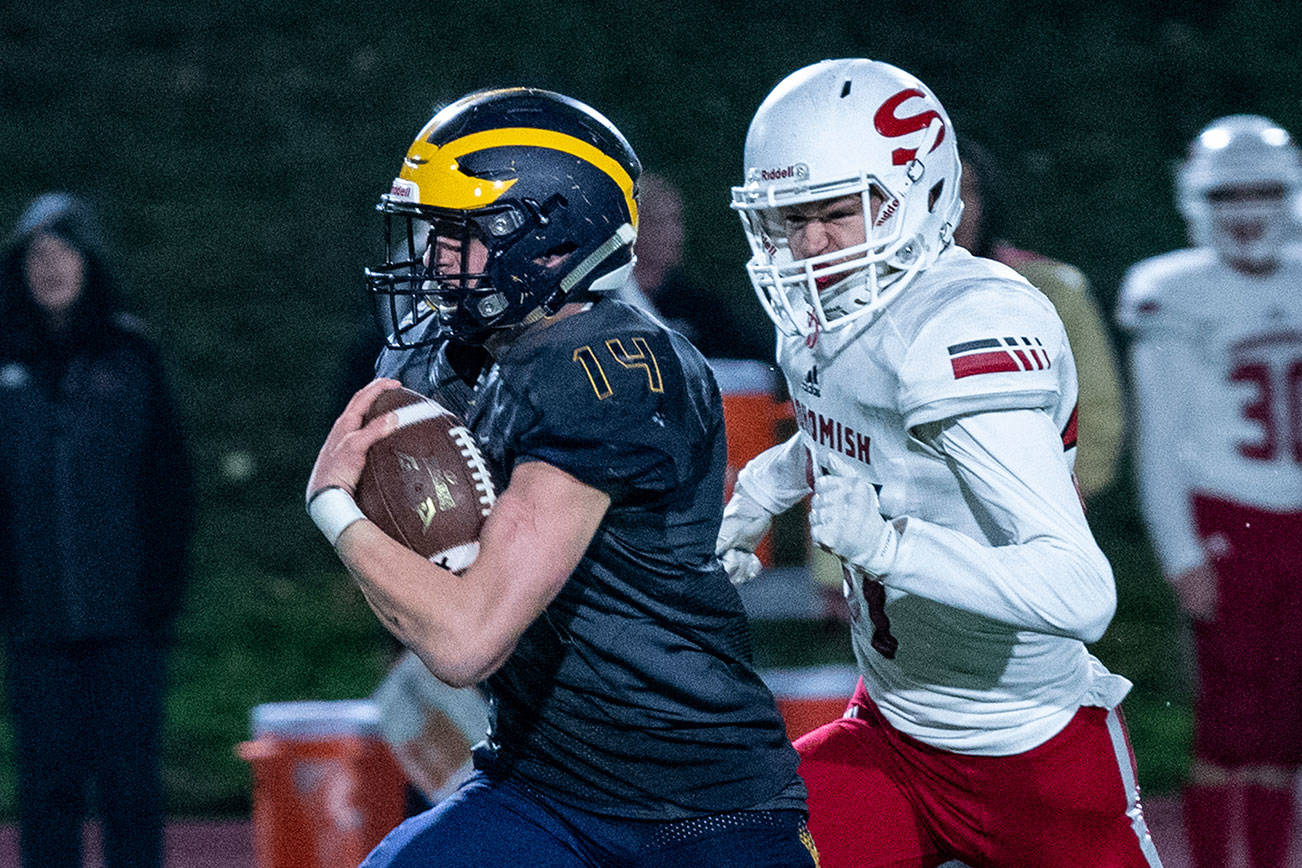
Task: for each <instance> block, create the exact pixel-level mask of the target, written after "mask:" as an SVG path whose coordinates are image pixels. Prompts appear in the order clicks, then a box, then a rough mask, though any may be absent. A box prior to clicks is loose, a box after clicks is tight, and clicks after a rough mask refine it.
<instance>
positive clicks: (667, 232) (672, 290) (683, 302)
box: [619, 172, 773, 363]
mask: <svg viewBox="0 0 1302 868" xmlns="http://www.w3.org/2000/svg"><path fill="white" fill-rule="evenodd" d="M638 191H639V195H638V227H637V244H636V246H635V248H634V250H635V252H636V253H637V263H636V264H635V265H634V266H633V278H632V280H630V281H629V282H628V283H627V284H625V285H624V288H623V289H622V290H621V291H620V293H619V299H620V300H621V301H625V302H628V303H629V304H632V305H636V306H638V307H640V308H642V309H644V310H648V311H651V312H652V313H654V314H655V315H656V316H657V317H658V318H659V319H660V320H661V321H662V322H663V323H664V324H665V325H667V326H669V327H670V328H672V329H674V330H675V331H678V332H681V333H682V334H683V335H684V336H685V337H686V338H687V339H688V340H690V341H691V342H692V343H693V344H695V345H696V348H697V349H698V350H700V351H701V354H702V355H703V356H705V357H706V358H707V359H757V360H759V361H761V362H768V363H771V362H772V361H773V335H772V334H771V333H769V332H767V331H759V332H757V331H756V330H755V329H752V328H747V327H745V326H743V325H742V324H741V323H740V322H739V321H738V318H737V316H736V314H735V313H734V312H733V310H732V307H731V306H730V303H729V302H728V301H726V300H725V299H724V297H723V295H722V294H721V293H716V292H710V291H709V290H707V289H705V288H704V287H703V286H701V285H700V284H698V283H697V282H696V281H695V280H694V279H693V278H692V277H690V276H689V275H688V273H687V271H686V270H685V269H684V268H683V237H684V235H685V232H684V227H683V194H682V191H681V190H679V189H678V187H677V186H675V185H674V184H673V182H671V181H670V180H669V179H668V178H665V177H664V176H663V175H657V174H655V173H652V172H648V173H646V174H644V175H643V176H642V178H641V180H640V181H639V182H638Z"/></svg>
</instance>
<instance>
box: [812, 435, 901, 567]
mask: <svg viewBox="0 0 1302 868" xmlns="http://www.w3.org/2000/svg"><path fill="white" fill-rule="evenodd" d="M830 459H831V460H830V462H829V463H830V465H831V470H832V472H831V473H829V474H825V475H823V476H819V477H818V478H816V479H815V480H814V497H813V499H812V500H811V501H810V502H809V535H810V538H811V539H813V541H814V543H815V544H817V545H819V546H821V547H822V548H824V549H826V550H827V551H829V552H831V553H832V554H834V555H836V556H837V557H839V558H841V559H842V560H843V561H845V562H846V563H847V564H849V565H851V566H853V567H857V568H859V569H860V570H863V571H864V572H866V573H868V574H869V575H872V576H880V575H882V574H883V573H886V572H887V571H888V570H889V569H890V565H891V561H892V560H894V558H895V550H896V548H897V546H898V544H899V537H898V534H897V533H896V530H895V528H894V526H893V525H891V524H889V523H888V522H887V521H886V520H885V519H884V518H882V515H881V504H880V503H879V502H878V500H877V490H876V489H875V488H873V485H872V483H871V482H869V481H868V480H867V479H865V478H864V477H862V476H859V475H857V474H856V473H855V472H854V468H853V467H852V466H850V465H849V463H848V462H845V461H842V460H840V459H839V458H838V457H837V456H836V455H832V456H830Z"/></svg>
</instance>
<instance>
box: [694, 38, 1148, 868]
mask: <svg viewBox="0 0 1302 868" xmlns="http://www.w3.org/2000/svg"><path fill="white" fill-rule="evenodd" d="M745 172H746V174H745V181H744V183H743V184H742V185H741V186H739V187H735V188H733V191H732V205H733V208H735V209H736V210H737V211H738V212H739V213H740V215H741V217H742V222H743V225H744V226H745V230H746V235H747V237H748V239H749V241H750V246H751V253H752V257H751V259H750V262H749V263H748V265H747V269H748V271H749V273H750V276H751V280H752V283H753V284H754V286H755V289H756V292H757V294H758V296H759V299H760V302H761V303H762V305H763V306H764V309H765V310H766V311H767V313H768V314H769V316H770V317H771V318H772V319H773V321H774V322H775V323H776V324H777V327H778V332H779V334H778V363H779V364H780V366H781V368H782V371H783V373H784V375H785V376H786V379H787V384H788V386H789V388H790V392H791V394H792V396H793V397H794V403H795V412H796V419H797V422H798V424H799V432H798V433H797V435H796V436H794V437H793V438H792V439H791V440H789V441H788V442H786V443H784V444H781V445H779V446H776V447H774V448H773V449H770V450H769V451H767V452H765V453H763V454H761V455H760V456H758V457H757V458H756V459H754V460H753V461H752V462H750V463H749V464H748V465H747V466H746V467H745V468H744V469H743V470H742V471H741V474H740V477H739V479H738V482H737V485H736V489H735V493H734V495H733V497H732V499H731V500H730V501H729V503H728V506H727V509H726V512H725V516H724V522H723V526H722V528H721V531H720V536H719V544H718V552H719V554H720V556H721V558H722V559H723V561H724V563H725V564H726V565H727V566H728V567H729V569H730V571H731V572H732V573H733V575H734V580H741V579H744V577H745V576H747V575H749V574H753V572H754V570H755V568H756V566H757V564H756V562H755V560H754V559H753V556H752V555H751V554H750V553H751V552H753V550H754V547H755V544H756V543H757V542H758V541H759V539H760V538H761V537H762V536H763V534H764V533H765V532H766V531H767V529H768V527H769V523H770V520H771V518H772V517H773V516H774V515H775V514H777V513H780V512H782V511H783V510H785V509H787V508H789V507H791V506H792V505H794V504H795V503H796V502H797V501H799V500H800V499H801V498H803V497H805V496H806V495H807V494H809V493H810V492H811V490H812V492H813V500H812V502H811V504H810V516H809V520H810V530H811V534H812V537H813V539H814V541H815V542H816V543H818V544H819V545H820V546H822V547H823V548H824V549H826V550H828V551H830V552H832V553H833V554H835V555H837V556H838V557H839V558H840V559H841V562H842V564H843V566H844V574H845V588H844V590H845V594H846V598H847V601H848V603H849V607H850V612H851V618H852V626H851V635H852V640H853V645H854V650H855V655H856V657H857V659H858V662H859V670H860V674H861V680H860V685H859V688H858V690H857V691H856V693H855V696H854V698H853V699H852V701H851V703H850V705H849V708H848V709H847V712H846V716H845V717H843V718H842V719H840V720H837V721H834V722H832V723H829V724H827V725H825V726H823V727H820V728H819V729H817V730H815V731H814V732H812V733H810V734H809V735H807V736H805V737H803V738H802V739H800V740H799V741H798V742H797V745H796V746H797V748H798V750H799V751H800V753H801V757H802V762H801V773H802V774H803V775H804V777H805V781H806V784H807V785H808V786H809V789H810V800H809V804H810V814H811V816H810V829H811V831H812V832H813V833H814V838H815V842H816V843H817V845H818V849H819V853H820V856H821V858H822V864H823V865H825V866H830V868H838V866H849V865H854V866H887V865H889V866H935V865H938V864H940V863H942V862H945V861H946V860H949V859H961V860H963V861H965V862H968V863H970V864H977V865H1010V866H1011V865H1016V866H1069V865H1070V866H1078V865H1081V864H1089V865H1108V866H1150V865H1158V864H1160V862H1159V859H1158V856H1157V853H1156V851H1155V849H1154V847H1153V843H1152V840H1151V838H1150V837H1149V834H1148V830H1147V827H1146V825H1145V823H1144V819H1143V815H1142V813H1141V812H1140V808H1139V801H1138V793H1139V790H1138V786H1137V784H1136V774H1135V766H1134V759H1133V756H1132V754H1131V752H1130V750H1129V747H1128V742H1127V736H1126V730H1125V725H1124V723H1123V721H1122V718H1121V715H1120V709H1119V708H1118V704H1119V703H1120V702H1121V699H1122V697H1124V696H1125V694H1126V692H1127V691H1128V690H1129V689H1130V683H1129V682H1128V681H1127V680H1126V679H1124V678H1122V677H1120V676H1118V675H1114V674H1111V673H1109V672H1108V671H1107V670H1106V669H1105V668H1104V667H1103V665H1102V664H1101V663H1099V661H1098V660H1096V659H1095V658H1094V657H1092V656H1091V655H1090V654H1089V652H1088V651H1087V650H1086V648H1085V643H1087V642H1093V641H1095V640H1097V639H1098V638H1099V637H1100V636H1101V635H1102V634H1103V631H1104V630H1105V629H1106V627H1107V626H1108V623H1109V621H1110V620H1111V618H1112V614H1113V611H1114V609H1115V606H1116V593H1115V588H1114V585H1113V577H1112V571H1111V568H1110V567H1109V565H1108V562H1107V559H1106V558H1105V557H1104V555H1103V553H1102V552H1101V551H1100V550H1099V548H1098V546H1097V545H1096V544H1095V542H1094V539H1093V537H1092V535H1091V533H1090V529H1089V526H1088V525H1087V524H1086V521H1085V516H1084V514H1083V512H1082V508H1081V504H1080V501H1079V499H1078V497H1077V493H1076V489H1075V486H1074V484H1073V480H1072V462H1073V460H1074V449H1075V404H1076V389H1077V386H1076V372H1075V366H1074V363H1073V361H1072V356H1071V350H1070V348H1069V347H1068V345H1067V340H1066V337H1065V335H1064V332H1063V327H1062V324H1061V322H1060V321H1059V319H1058V317H1057V315H1056V314H1055V312H1054V308H1053V306H1052V304H1050V302H1049V300H1048V299H1047V298H1045V296H1044V295H1043V294H1041V293H1040V292H1039V291H1038V290H1036V289H1035V288H1034V287H1032V286H1031V285H1030V284H1029V283H1027V282H1026V281H1025V280H1024V279H1023V278H1021V277H1020V276H1019V275H1018V274H1017V273H1016V272H1014V271H1013V270H1012V269H1010V268H1008V267H1006V266H1003V265H1001V264H999V263H996V262H993V261H991V260H987V259H980V258H977V257H974V256H972V255H971V254H970V253H968V251H966V250H964V249H963V248H961V247H958V246H957V245H955V244H954V243H953V241H952V235H953V230H954V227H955V226H956V225H957V224H958V221H959V215H960V213H961V211H962V204H961V201H960V199H959V177H960V164H959V157H958V150H957V148H956V146H955V135H954V130H953V127H952V126H951V125H950V121H949V118H948V116H947V115H946V113H945V110H944V109H943V108H942V107H941V105H940V103H939V102H938V101H937V99H936V97H935V96H934V95H933V94H932V93H931V91H930V90H929V89H928V88H927V87H926V86H925V85H924V84H923V83H922V82H920V81H918V80H917V79H916V78H914V77H913V76H912V75H909V74H908V73H906V72H904V71H902V70H900V69H897V68H896V67H894V66H891V65H888V64H885V63H881V62H876V61H871V60H864V59H849V60H828V61H823V62H821V63H818V64H814V65H812V66H809V67H806V68H804V69H801V70H798V71H797V72H795V73H793V74H792V75H790V76H788V77H787V78H786V79H784V80H783V81H782V82H781V83H779V84H778V85H777V87H776V88H774V90H773V91H772V92H771V93H770V94H769V95H768V97H767V98H765V100H764V102H763V104H762V105H761V106H760V108H759V110H758V112H757V113H756V115H755V118H754V120H753V121H752V123H751V126H750V131H749V134H748V135H747V138H746V149H745Z"/></svg>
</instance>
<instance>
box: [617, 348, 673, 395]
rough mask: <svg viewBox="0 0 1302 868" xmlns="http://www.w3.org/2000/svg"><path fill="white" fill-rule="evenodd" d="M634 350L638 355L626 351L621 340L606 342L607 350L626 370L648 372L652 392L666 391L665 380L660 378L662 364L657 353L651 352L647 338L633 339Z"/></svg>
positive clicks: (648, 382)
mask: <svg viewBox="0 0 1302 868" xmlns="http://www.w3.org/2000/svg"><path fill="white" fill-rule="evenodd" d="M633 348H634V349H636V350H637V352H636V353H630V352H629V351H628V350H626V349H624V343H623V341H621V340H620V339H619V338H611V339H610V340H608V341H606V349H608V350H610V354H611V355H612V356H614V357H615V361H617V362H619V363H620V364H621V365H623V366H624V367H625V368H629V369H634V368H641V369H642V370H644V371H646V379H647V386H648V387H649V388H650V389H651V391H652V392H657V393H658V392H663V391H664V390H665V384H664V380H662V379H661V377H660V364H659V363H658V362H657V361H656V356H655V353H653V352H651V345H650V344H648V343H647V342H646V338H633Z"/></svg>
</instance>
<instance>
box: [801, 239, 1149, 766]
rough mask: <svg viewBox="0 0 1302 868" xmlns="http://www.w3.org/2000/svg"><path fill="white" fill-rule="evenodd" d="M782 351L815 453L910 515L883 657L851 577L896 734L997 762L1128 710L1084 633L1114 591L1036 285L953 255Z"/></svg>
mask: <svg viewBox="0 0 1302 868" xmlns="http://www.w3.org/2000/svg"><path fill="white" fill-rule="evenodd" d="M778 362H779V364H780V366H781V368H782V370H783V372H784V373H785V375H786V377H787V381H788V386H789V388H790V391H791V394H792V396H793V398H794V402H795V407H796V417H797V422H798V424H799V426H800V430H801V432H802V434H801V436H803V437H804V439H805V441H806V443H807V445H809V448H810V451H811V453H812V454H813V455H814V456H815V459H816V460H817V459H818V456H821V455H823V454H825V453H826V452H827V451H835V452H839V453H841V454H842V455H845V456H848V457H849V458H851V459H853V460H854V461H853V463H854V464H855V466H856V468H857V469H858V470H859V471H860V472H862V473H863V474H864V475H865V476H866V477H868V478H869V479H870V480H871V481H872V482H873V483H874V484H875V485H876V486H878V487H879V491H880V499H881V508H882V514H883V515H884V516H886V517H887V518H888V519H894V518H899V517H907V518H906V519H905V521H904V524H903V527H904V529H903V532H902V534H901V536H900V544H899V548H898V553H897V555H896V558H895V561H894V563H893V566H892V567H891V569H890V571H889V572H888V573H886V574H884V575H883V576H882V581H883V583H884V584H885V586H886V606H885V612H886V615H887V616H888V617H889V619H890V632H891V634H892V635H894V637H895V638H896V639H897V640H898V643H899V644H898V648H897V650H896V652H895V655H894V657H893V659H888V658H887V657H886V656H884V655H883V654H882V653H879V652H878V651H877V650H875V649H874V648H873V647H872V636H873V629H874V628H873V624H872V623H871V621H870V618H869V617H868V614H867V612H866V611H865V605H864V601H865V597H864V596H863V579H862V578H860V577H851V580H852V584H850V585H848V586H847V597H848V598H849V601H850V605H851V614H852V624H853V626H852V635H853V642H854V647H855V654H856V656H857V658H858V660H859V668H860V671H861V673H862V675H863V678H864V683H865V686H866V688H867V690H868V693H869V694H870V695H871V696H872V698H873V700H874V701H875V702H876V704H877V705H878V706H879V707H880V708H881V711H882V713H883V714H884V715H885V716H886V718H887V719H888V720H889V721H890V722H891V724H892V725H893V726H895V727H896V728H898V729H899V730H901V731H902V732H905V733H907V734H909V735H911V736H914V737H916V738H918V739H920V740H922V741H924V742H926V743H928V744H931V745H934V746H936V747H939V748H942V749H946V750H951V751H956V752H961V753H969V754H983V755H1007V754H1013V753H1020V752H1023V751H1026V750H1029V749H1030V748H1033V747H1035V746H1036V745H1038V744H1041V743H1043V742H1044V741H1047V740H1048V739H1049V738H1051V737H1052V736H1053V735H1055V734H1056V733H1057V732H1058V731H1060V730H1061V729H1062V728H1063V727H1064V726H1065V725H1066V724H1067V722H1068V721H1069V720H1070V719H1071V717H1072V715H1074V714H1075V713H1076V711H1077V709H1078V708H1079V707H1080V706H1081V705H1097V706H1101V707H1106V708H1111V707H1113V706H1114V705H1116V704H1117V703H1118V702H1120V701H1121V698H1122V697H1123V696H1124V695H1125V694H1126V692H1127V691H1128V690H1129V688H1130V683H1129V682H1128V681H1126V680H1125V679H1124V678H1121V677H1120V676H1116V675H1112V674H1110V673H1108V672H1107V670H1106V669H1105V668H1104V667H1103V665H1102V664H1101V663H1099V662H1098V661H1097V660H1096V659H1095V658H1094V657H1092V656H1091V655H1090V654H1089V653H1088V652H1087V651H1086V649H1085V644H1084V642H1085V641H1094V640H1096V639H1098V638H1099V636H1100V635H1102V633H1103V630H1104V629H1105V628H1106V626H1107V623H1108V622H1109V620H1110V619H1111V617H1112V613H1113V611H1114V609H1115V605H1116V595H1115V587H1114V584H1113V579H1112V572H1111V568H1110V567H1109V566H1108V563H1107V560H1106V558H1105V557H1104V556H1103V554H1102V552H1100V551H1099V549H1098V546H1097V545H1096V544H1095V542H1094V539H1093V536H1092V535H1091V533H1090V530H1089V527H1088V525H1087V524H1086V522H1085V518H1084V515H1083V513H1082V509H1081V506H1080V502H1079V499H1078V497H1077V495H1076V492H1075V488H1074V485H1073V482H1072V478H1071V463H1072V461H1073V460H1074V446H1075V404H1076V370H1075V364H1074V362H1073V361H1072V357H1071V350H1070V349H1069V347H1068V344H1067V338H1066V335H1065V333H1064V331H1063V327H1062V323H1061V321H1060V320H1059V319H1058V316H1057V314H1056V313H1055V311H1054V308H1053V306H1052V304H1051V303H1050V302H1049V301H1048V299H1047V298H1046V297H1045V296H1044V295H1043V294H1042V293H1040V292H1039V291H1038V290H1037V289H1035V288H1034V287H1033V286H1031V284H1029V283H1027V282H1026V281H1025V280H1024V279H1022V278H1021V277H1020V276H1019V275H1018V274H1017V273H1016V272H1014V271H1013V270H1012V269H1009V268H1007V267H1005V266H1003V265H1000V264H998V263H996V262H992V261H990V260H986V259H979V258H976V257H973V256H972V255H971V254H969V253H968V252H967V251H966V250H963V249H962V248H958V247H951V248H950V249H949V250H947V251H946V252H945V253H944V254H942V255H941V256H940V257H939V258H938V260H937V261H936V263H935V264H934V265H932V266H931V267H930V268H928V269H927V270H926V271H925V272H923V273H921V274H920V275H919V276H918V277H917V278H916V279H915V280H914V282H913V283H911V284H910V285H909V287H908V288H907V289H906V290H905V291H904V292H903V293H901V294H900V296H899V298H897V299H896V300H894V301H892V302H891V303H890V304H889V305H888V306H887V307H886V308H885V309H884V310H883V311H881V312H880V313H878V314H876V315H873V316H871V317H867V318H865V320H864V321H863V322H861V323H855V324H852V325H850V326H847V327H846V328H844V329H840V330H836V331H833V332H831V333H823V334H819V335H816V336H813V337H811V338H809V339H806V338H802V337H783V338H781V339H780V342H779V348H778ZM897 526H899V525H898V524H897Z"/></svg>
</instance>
